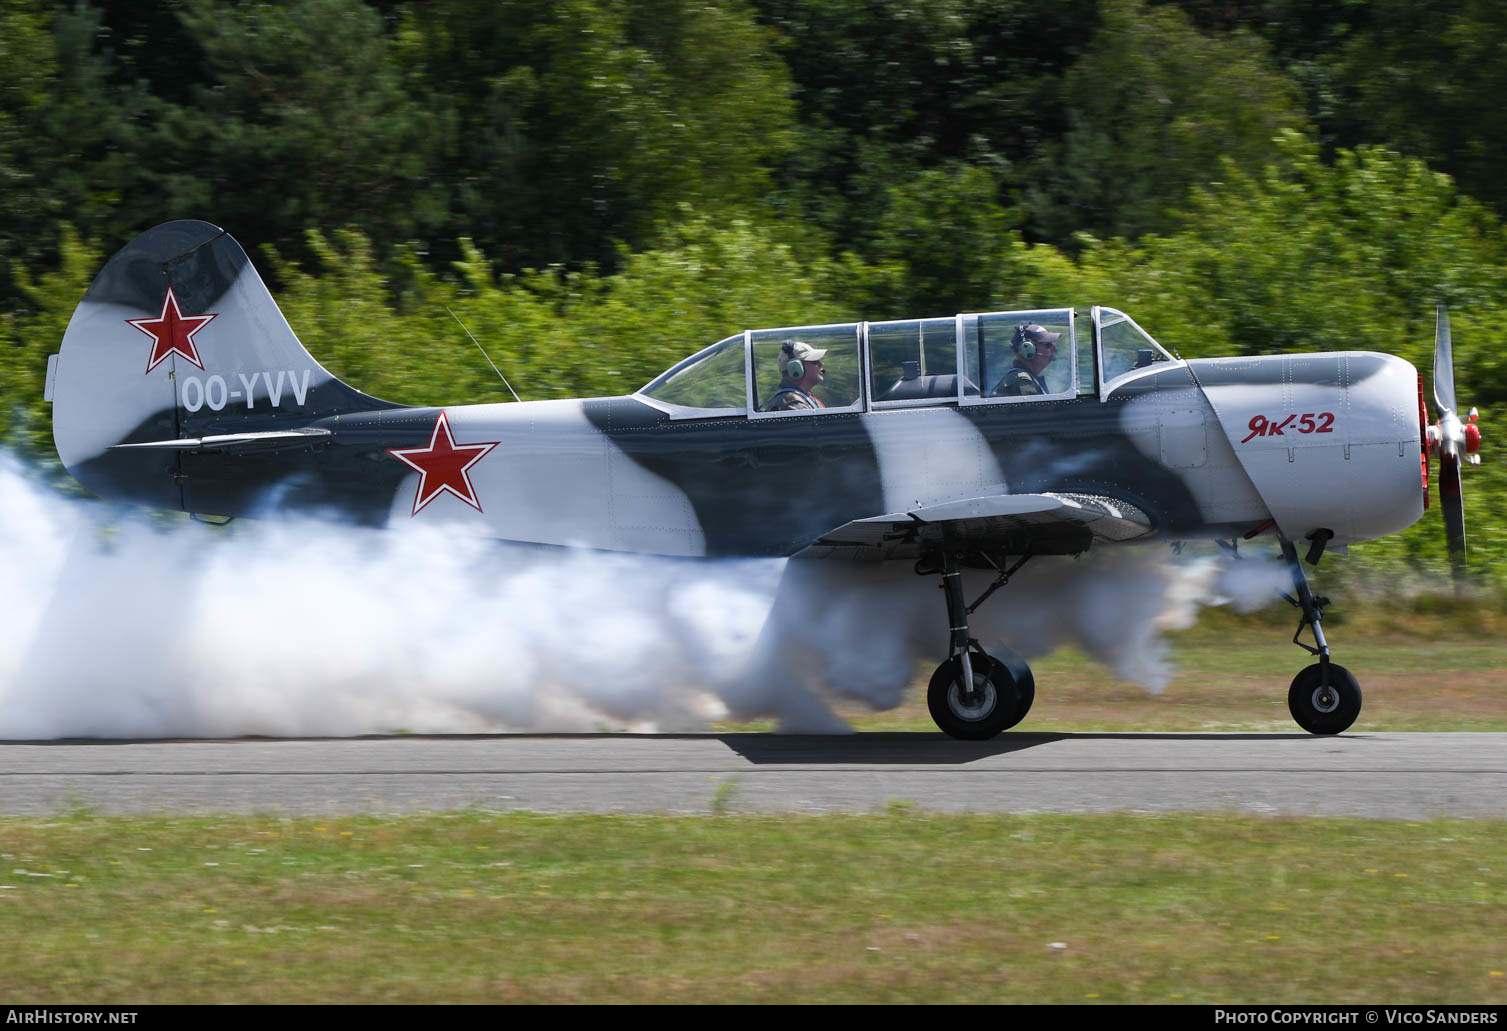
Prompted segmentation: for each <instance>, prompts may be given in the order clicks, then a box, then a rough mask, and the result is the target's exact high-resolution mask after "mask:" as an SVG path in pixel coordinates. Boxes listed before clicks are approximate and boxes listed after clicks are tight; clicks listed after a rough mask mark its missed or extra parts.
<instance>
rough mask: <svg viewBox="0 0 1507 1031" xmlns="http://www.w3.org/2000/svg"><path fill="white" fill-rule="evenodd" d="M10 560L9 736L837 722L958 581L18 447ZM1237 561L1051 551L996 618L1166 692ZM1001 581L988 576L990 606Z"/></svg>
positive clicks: (11, 487)
mask: <svg viewBox="0 0 1507 1031" xmlns="http://www.w3.org/2000/svg"><path fill="white" fill-rule="evenodd" d="M1243 566H1254V564H1238V565H1236V566H1235V569H1236V570H1240V576H1242V577H1250V576H1256V577H1257V578H1258V579H1260V578H1262V577H1263V576H1265V574H1260V573H1256V574H1251V573H1247V572H1246V571H1245V570H1244V569H1243V568H1242V567H1243ZM1258 568H1260V567H1258ZM0 570H3V574H0V575H3V577H4V582H3V587H4V590H3V592H0V598H3V600H0V739H11V740H16V739H48V738H58V737H112V738H122V737H125V738H131V737H144V738H155V737H230V736H241V735H248V734H263V735H271V736H321V735H331V736H335V735H351V734H363V733H390V732H393V731H397V730H407V731H412V732H415V733H445V732H449V733H478V732H495V731H507V730H513V731H517V730H535V731H539V730H545V731H582V730H587V731H589V730H598V729H614V730H616V729H623V728H628V729H634V730H687V729H699V728H704V727H705V726H706V725H707V723H708V722H709V721H711V720H715V719H718V718H721V717H723V716H725V715H728V714H732V715H734V716H740V717H773V718H775V719H776V720H778V721H779V724H780V726H781V727H782V728H784V729H787V730H795V731H807V732H816V731H840V730H844V729H846V725H845V724H844V723H843V722H842V721H841V720H840V719H838V718H837V717H836V716H834V715H833V714H832V712H831V710H830V708H829V706H828V702H829V701H830V700H831V698H832V697H833V696H834V695H836V696H842V697H848V698H857V699H862V700H864V701H866V702H868V703H869V704H870V705H872V706H874V707H876V708H890V707H893V706H895V705H897V704H899V703H900V701H902V699H903V694H904V690H905V688H906V687H907V685H909V684H910V683H911V682H912V681H913V679H914V678H915V676H916V675H917V674H918V673H919V672H925V671H929V669H930V668H931V667H933V666H935V664H936V663H937V662H938V661H940V660H941V659H942V658H943V657H944V653H945V650H946V642H947V633H946V608H945V603H944V600H943V596H942V593H941V592H940V591H939V590H937V583H938V580H937V578H936V577H934V576H928V577H918V576H914V575H912V574H911V573H910V571H909V567H908V566H906V565H905V564H901V563H893V564H888V565H885V566H878V565H875V566H855V565H851V564H846V563H838V562H831V563H826V562H797V563H790V564H788V565H787V563H785V562H784V561H783V560H748V561H731V560H721V561H691V560H678V559H667V558H654V557H645V556H631V555H610V554H602V553H597V552H584V551H566V550H541V549H532V548H526V547H521V546H509V545H503V544H499V543H497V542H492V541H486V540H478V539H474V538H467V537H457V536H455V535H453V534H448V533H445V532H443V531H437V530H426V529H425V528H424V527H422V526H415V527H412V528H411V529H410V528H405V529H404V530H403V531H402V532H388V531H370V530H356V529H351V528H349V527H337V526H332V525H329V524H325V523H321V522H315V521H305V520H298V521H280V520H271V521H257V522H253V521H244V522H238V523H236V524H235V525H234V526H233V527H231V528H229V529H228V530H220V529H215V528H212V527H208V526H204V525H200V524H197V523H174V524H171V526H170V528H164V527H163V526H162V525H158V524H156V523H154V522H153V521H152V520H151V519H150V518H148V517H146V516H145V515H143V514H140V513H135V512H131V511H128V510H122V509H116V508H113V507H109V506H105V505H102V504H94V503H84V502H75V501H69V500H67V499H64V498H61V497H59V496H58V495H56V494H54V493H52V492H50V491H48V490H46V489H45V488H42V487H41V486H39V485H37V484H34V483H33V482H31V481H30V480H29V479H28V477H27V475H26V473H25V471H24V470H23V468H22V467H21V466H20V465H19V464H18V463H17V462H15V461H14V460H12V459H11V458H9V457H8V456H4V455H0ZM782 576H783V579H782ZM1238 579H1240V577H1237V576H1235V575H1234V574H1233V573H1231V572H1229V571H1228V570H1225V569H1224V567H1223V566H1222V565H1221V564H1220V563H1218V562H1216V561H1214V560H1211V559H1204V560H1199V561H1196V562H1193V563H1189V564H1186V565H1177V564H1173V563H1171V562H1169V561H1167V560H1166V559H1165V556H1164V553H1163V552H1162V551H1161V550H1158V551H1155V552H1153V551H1151V550H1121V551H1113V550H1111V551H1108V552H1107V553H1106V554H1104V555H1103V556H1097V555H1095V556H1088V557H1085V558H1084V559H1082V560H1079V561H1073V560H1069V559H1046V558H1042V559H1036V560H1034V561H1033V562H1032V563H1030V564H1029V565H1027V567H1026V568H1025V570H1023V571H1022V572H1021V573H1020V574H1018V575H1017V577H1016V578H1015V579H1013V580H1012V581H1011V583H1010V585H1009V586H1008V587H1006V588H1004V589H1003V590H1001V591H1000V592H999V593H997V594H996V595H995V596H994V597H993V598H991V599H990V600H989V601H988V602H987V603H986V604H985V605H984V606H983V607H982V608H981V609H980V610H979V612H978V613H976V614H975V616H974V623H973V627H974V633H975V636H977V637H978V638H979V639H980V640H982V641H983V642H984V643H985V645H986V647H987V646H990V645H997V644H1003V645H1005V646H1008V647H1010V648H1012V649H1014V650H1015V651H1017V652H1019V653H1020V654H1022V655H1023V656H1025V657H1026V658H1031V657H1034V656H1038V655H1042V654H1046V653H1047V652H1049V651H1051V650H1053V649H1055V648H1057V647H1059V646H1061V645H1063V644H1075V645H1077V646H1079V647H1082V648H1083V649H1084V650H1085V651H1087V652H1088V653H1089V654H1091V655H1093V656H1094V657H1096V658H1098V659H1100V660H1101V661H1103V662H1105V663H1106V664H1107V665H1108V666H1109V667H1110V668H1111V669H1112V670H1113V671H1114V672H1115V673H1116V675H1118V676H1121V677H1125V678H1129V679H1135V680H1138V681H1140V682H1142V683H1144V684H1146V685H1147V686H1148V687H1149V688H1151V689H1153V690H1159V689H1160V687H1161V686H1162V685H1163V684H1165V682H1166V680H1167V678H1168V676H1169V675H1170V666H1169V664H1168V662H1167V656H1166V645H1165V644H1164V643H1163V642H1162V640H1161V637H1160V632H1161V631H1162V630H1165V629H1170V628H1175V627H1178V626H1184V625H1187V624H1188V623H1190V622H1191V620H1192V618H1193V614H1194V612H1195V611H1196V609H1197V607H1198V605H1199V604H1209V603H1211V602H1214V601H1216V600H1217V599H1216V598H1215V597H1214V594H1215V592H1223V593H1225V594H1228V593H1231V592H1232V591H1233V590H1234V589H1235V588H1236V587H1241V586H1242V585H1241V584H1239V583H1234V582H1233V581H1234V580H1238ZM987 582H988V577H987V576H985V575H984V574H978V575H977V576H975V577H972V578H971V579H970V580H969V583H968V591H967V593H968V597H969V599H970V600H972V599H973V598H976V597H977V596H978V594H979V593H980V591H981V590H982V589H983V587H984V586H985V585H986V584H987ZM1252 589H1254V588H1252ZM1262 589H1263V590H1264V589H1265V585H1263V586H1262ZM771 608H773V615H774V618H773V619H769V618H768V617H769V616H770V614H771ZM766 621H767V624H768V625H767V627H766Z"/></svg>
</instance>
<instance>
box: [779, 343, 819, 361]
mask: <svg viewBox="0 0 1507 1031" xmlns="http://www.w3.org/2000/svg"><path fill="white" fill-rule="evenodd" d="M780 349H781V350H787V349H788V350H789V351H790V354H791V357H793V358H795V359H796V360H797V361H802V362H819V361H821V360H822V359H823V358H825V357H826V356H827V349H826V348H825V347H812V346H811V345H810V344H808V343H806V342H805V341H802V340H787V341H785V342H784V343H783V344H781V345H780Z"/></svg>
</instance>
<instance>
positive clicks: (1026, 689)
mask: <svg viewBox="0 0 1507 1031" xmlns="http://www.w3.org/2000/svg"><path fill="white" fill-rule="evenodd" d="M969 662H970V663H971V665H972V666H973V684H972V685H971V690H970V689H968V688H965V687H964V685H963V660H962V657H961V656H957V655H954V656H953V657H952V658H950V659H948V660H947V661H946V662H944V663H942V665H940V666H938V667H937V671H936V672H935V673H933V674H932V676H931V684H930V686H929V687H928V688H927V690H926V706H927V708H929V709H930V710H931V718H932V719H933V720H935V721H936V724H937V726H938V727H940V728H941V729H942V731H943V733H945V734H948V735H949V736H951V737H956V738H962V739H963V740H965V741H983V740H986V739H988V738H991V737H993V736H994V735H996V734H998V733H999V732H1000V731H1002V730H1007V729H1009V728H1010V727H1013V726H1015V724H1017V723H1019V722H1020V721H1021V720H1023V719H1025V717H1026V713H1027V712H1029V711H1030V709H1031V702H1032V701H1033V700H1034V699H1035V697H1036V687H1035V683H1034V679H1033V678H1032V676H1031V671H1030V669H1029V668H1027V667H1026V665H1025V663H1023V662H1020V661H1019V660H1018V659H1017V660H1015V661H1014V662H1012V663H1010V664H1008V665H1007V664H1006V663H1003V662H1000V661H999V660H998V659H996V658H994V657H993V656H992V655H986V654H984V653H983V652H972V653H970V655H969Z"/></svg>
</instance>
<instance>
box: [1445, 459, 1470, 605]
mask: <svg viewBox="0 0 1507 1031" xmlns="http://www.w3.org/2000/svg"><path fill="white" fill-rule="evenodd" d="M1439 507H1440V508H1441V509H1443V510H1444V535H1445V538H1446V540H1447V542H1448V544H1449V567H1450V572H1451V573H1452V574H1453V576H1454V580H1455V586H1456V588H1458V587H1459V586H1460V585H1461V584H1462V583H1463V582H1464V580H1465V497H1464V495H1463V494H1462V493H1461V490H1460V456H1459V455H1453V454H1441V455H1440V456H1439Z"/></svg>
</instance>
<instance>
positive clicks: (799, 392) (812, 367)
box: [759, 340, 827, 412]
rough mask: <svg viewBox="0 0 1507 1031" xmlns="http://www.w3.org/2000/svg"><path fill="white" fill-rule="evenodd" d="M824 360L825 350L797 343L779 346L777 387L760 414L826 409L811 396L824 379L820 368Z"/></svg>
mask: <svg viewBox="0 0 1507 1031" xmlns="http://www.w3.org/2000/svg"><path fill="white" fill-rule="evenodd" d="M826 356H827V351H826V349H825V348H817V347H812V346H811V345H810V344H808V343H805V342H803V341H800V340H786V341H785V342H784V343H783V344H781V345H780V387H779V389H778V390H776V391H775V393H774V396H773V397H771V398H770V399H769V400H768V402H766V403H765V404H764V406H763V407H762V408H760V409H759V410H760V411H761V412H790V411H797V410H799V409H802V408H810V409H817V408H825V407H827V406H826V405H825V404H823V403H822V402H821V400H820V399H819V398H818V397H817V396H816V395H815V394H814V393H813V391H814V390H815V389H816V388H817V386H818V385H819V384H820V383H821V382H822V380H824V379H826V378H827V367H826V366H825V365H823V364H822V359H823V358H825V357H826Z"/></svg>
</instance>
